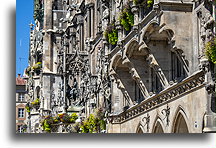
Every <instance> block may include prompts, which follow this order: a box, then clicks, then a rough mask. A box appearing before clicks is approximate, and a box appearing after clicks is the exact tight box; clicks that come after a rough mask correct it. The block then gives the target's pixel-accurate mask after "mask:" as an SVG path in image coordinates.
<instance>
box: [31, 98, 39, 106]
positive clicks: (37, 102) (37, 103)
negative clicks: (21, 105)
mask: <svg viewBox="0 0 216 148" xmlns="http://www.w3.org/2000/svg"><path fill="white" fill-rule="evenodd" d="M39 104H40V99H39V98H37V99H36V100H34V101H33V102H31V105H33V106H34V105H39Z"/></svg>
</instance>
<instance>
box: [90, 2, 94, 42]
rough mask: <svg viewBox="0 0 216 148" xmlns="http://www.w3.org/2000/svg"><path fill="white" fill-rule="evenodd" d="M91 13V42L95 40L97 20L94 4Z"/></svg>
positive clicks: (91, 6)
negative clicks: (95, 18) (95, 23)
mask: <svg viewBox="0 0 216 148" xmlns="http://www.w3.org/2000/svg"><path fill="white" fill-rule="evenodd" d="M89 7H90V11H91V20H90V21H91V26H90V27H91V36H90V37H91V40H93V38H94V22H95V20H94V4H91V5H90V6H89Z"/></svg>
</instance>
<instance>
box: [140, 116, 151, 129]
mask: <svg viewBox="0 0 216 148" xmlns="http://www.w3.org/2000/svg"><path fill="white" fill-rule="evenodd" d="M149 122H150V116H149V114H148V113H147V116H146V117H143V119H142V120H141V121H140V126H141V127H142V129H144V128H145V126H146V131H147V133H148V132H149Z"/></svg>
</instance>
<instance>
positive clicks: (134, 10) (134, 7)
mask: <svg viewBox="0 0 216 148" xmlns="http://www.w3.org/2000/svg"><path fill="white" fill-rule="evenodd" d="M131 11H132V13H133V14H134V26H133V28H134V29H138V24H139V7H138V6H137V5H135V4H133V5H132V10H131Z"/></svg>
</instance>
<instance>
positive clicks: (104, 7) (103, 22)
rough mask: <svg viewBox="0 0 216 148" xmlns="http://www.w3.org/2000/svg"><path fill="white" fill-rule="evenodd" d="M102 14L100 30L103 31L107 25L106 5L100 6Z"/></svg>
mask: <svg viewBox="0 0 216 148" xmlns="http://www.w3.org/2000/svg"><path fill="white" fill-rule="evenodd" d="M102 8H103V14H102V30H103V31H104V30H105V29H106V27H107V25H108V23H109V15H110V13H109V7H108V6H107V5H106V3H103V4H102Z"/></svg>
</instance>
